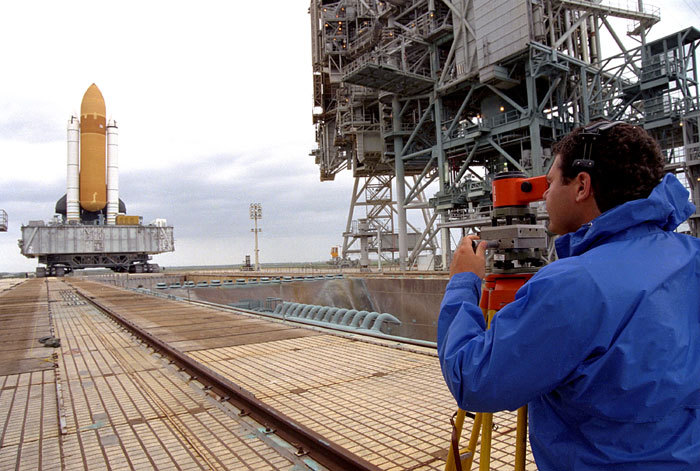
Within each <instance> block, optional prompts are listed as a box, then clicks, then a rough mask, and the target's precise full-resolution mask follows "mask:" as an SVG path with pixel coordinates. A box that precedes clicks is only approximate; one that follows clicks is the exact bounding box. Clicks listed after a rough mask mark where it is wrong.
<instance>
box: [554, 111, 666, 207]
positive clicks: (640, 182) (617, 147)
mask: <svg viewBox="0 0 700 471" xmlns="http://www.w3.org/2000/svg"><path fill="white" fill-rule="evenodd" d="M589 126H590V125H589ZM584 129H586V128H583V127H580V128H576V129H574V130H573V131H572V132H571V133H570V134H568V135H567V136H565V137H564V138H563V139H562V140H561V141H559V142H557V143H556V144H555V145H554V146H553V148H552V151H553V153H554V155H555V156H556V155H557V154H558V155H559V156H560V157H559V162H560V166H561V172H562V176H563V179H564V183H569V182H570V181H571V180H572V179H573V178H574V177H576V175H578V174H579V173H580V172H587V173H589V174H590V175H591V185H592V187H593V196H594V198H595V202H596V204H597V205H598V209H600V211H601V212H605V211H607V210H609V209H612V208H614V207H615V206H618V205H620V204H622V203H625V202H627V201H631V200H636V199H640V198H646V197H647V196H649V194H650V193H651V190H653V189H654V187H655V186H656V185H657V184H658V183H659V182H660V181H661V178H662V177H663V174H664V157H663V155H662V154H661V149H660V148H659V144H658V143H657V142H656V140H655V139H654V138H653V137H651V136H650V135H649V134H648V133H647V132H646V131H645V130H644V129H643V128H641V127H639V126H632V125H631V124H627V123H620V124H616V125H614V126H612V127H610V128H609V129H606V130H604V131H600V132H599V134H598V135H597V136H596V138H595V141H594V142H592V140H591V138H590V137H586V136H585V133H584ZM591 142H592V143H591ZM586 143H588V146H587V145H586ZM589 146H592V148H590V150H589ZM584 151H585V153H586V154H588V155H584ZM577 159H590V160H592V161H593V162H594V164H593V167H592V168H582V167H581V166H580V165H575V164H574V161H575V160H577Z"/></svg>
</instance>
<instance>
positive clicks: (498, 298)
mask: <svg viewBox="0 0 700 471" xmlns="http://www.w3.org/2000/svg"><path fill="white" fill-rule="evenodd" d="M546 189H547V183H546V180H545V177H544V176H541V177H535V178H529V179H528V178H525V175H524V174H522V173H520V172H504V173H501V174H498V175H497V176H496V178H495V179H494V181H493V201H494V208H493V211H492V213H491V223H492V226H491V227H485V228H482V230H481V238H482V240H487V241H489V247H491V248H493V249H494V250H493V252H494V253H493V256H492V257H490V258H489V260H488V262H487V267H486V268H487V273H488V275H487V277H486V279H485V280H484V284H483V288H482V292H481V301H480V303H479V307H481V310H482V312H483V313H484V317H485V318H486V326H487V328H489V327H490V326H491V321H492V319H493V318H494V316H495V315H496V313H497V312H498V311H499V310H500V309H501V308H503V307H504V306H505V305H507V304H508V303H511V302H513V301H514V300H515V293H516V292H517V291H518V289H520V287H522V286H523V285H524V284H525V283H527V281H528V280H529V279H530V278H531V277H532V276H533V275H534V273H535V272H536V271H537V269H538V268H539V266H541V265H542V253H541V251H542V250H543V249H545V248H546V233H545V230H544V227H542V226H538V225H536V212H535V211H534V210H532V209H531V208H529V206H528V204H529V203H530V202H532V201H537V200H540V199H542V195H543V194H544V192H545V190H546ZM467 415H470V416H471V417H472V418H473V419H474V422H473V425H472V430H471V435H470V438H469V444H468V445H467V447H466V448H465V449H463V450H460V449H459V440H460V437H461V434H462V429H463V427H464V420H465V418H466V416H467ZM452 425H453V427H452V440H451V443H450V449H449V451H448V454H447V460H446V463H445V471H463V470H470V469H471V467H472V462H473V460H474V456H475V455H476V448H477V443H478V441H479V435H480V434H481V448H480V451H479V470H480V471H487V470H488V469H489V467H490V464H491V438H492V430H493V414H492V413H487V412H479V413H476V414H470V413H468V412H466V411H464V410H462V409H458V410H457V413H456V414H455V417H454V419H453V421H452ZM526 450H527V406H523V407H521V408H519V409H518V412H517V426H516V445H515V467H514V469H515V470H516V471H524V470H525V456H526Z"/></svg>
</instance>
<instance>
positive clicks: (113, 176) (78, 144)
mask: <svg viewBox="0 0 700 471" xmlns="http://www.w3.org/2000/svg"><path fill="white" fill-rule="evenodd" d="M118 158H119V155H118V130H117V124H116V122H115V121H113V120H110V121H109V122H107V119H106V107H105V100H104V98H103V96H102V93H101V92H100V89H99V88H97V85H95V84H94V83H93V84H92V85H90V87H88V89H87V91H86V92H85V94H84V95H83V101H82V103H81V105H80V119H78V118H77V117H76V116H71V118H70V120H68V159H67V177H66V194H65V195H64V196H63V197H62V198H61V199H59V200H58V201H57V202H56V213H58V214H61V215H62V216H63V217H64V219H65V221H66V223H67V224H108V225H114V224H116V218H117V215H118V214H120V213H121V214H124V213H126V205H124V202H123V201H122V200H120V199H119V163H118Z"/></svg>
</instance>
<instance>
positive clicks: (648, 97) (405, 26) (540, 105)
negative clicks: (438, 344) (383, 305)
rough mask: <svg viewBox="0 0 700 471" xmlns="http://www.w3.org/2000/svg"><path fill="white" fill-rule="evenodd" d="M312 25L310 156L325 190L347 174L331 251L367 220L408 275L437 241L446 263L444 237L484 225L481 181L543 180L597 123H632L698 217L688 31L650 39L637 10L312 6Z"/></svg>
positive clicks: (698, 162)
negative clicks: (559, 150)
mask: <svg viewBox="0 0 700 471" xmlns="http://www.w3.org/2000/svg"><path fill="white" fill-rule="evenodd" d="M310 15H311V31H312V62H313V84H314V89H313V90H314V96H313V99H314V107H313V122H314V123H315V125H316V141H317V144H318V147H317V149H315V150H314V151H312V155H313V156H314V157H315V159H316V163H317V164H318V165H319V168H320V174H321V180H322V181H325V180H333V179H334V177H335V175H336V174H337V173H338V172H340V171H342V170H345V169H348V170H351V171H352V172H353V176H354V177H355V179H356V183H355V188H354V190H353V194H352V196H351V204H350V211H349V215H348V225H347V229H346V232H345V234H344V244H343V249H342V251H343V256H344V255H345V254H346V253H350V252H353V251H355V249H353V244H354V243H355V241H357V240H361V239H363V238H364V236H363V237H359V236H360V234H359V233H356V231H353V230H352V227H353V220H356V219H360V218H366V219H368V220H369V224H370V228H369V232H377V233H381V234H382V236H381V237H380V236H377V237H375V238H374V239H373V241H370V250H374V251H376V252H378V253H380V256H381V254H382V252H383V251H385V250H389V251H392V253H393V251H397V252H398V254H399V263H400V265H401V268H404V269H407V268H412V267H415V266H417V262H418V260H419V256H420V255H421V253H424V252H426V251H428V252H430V253H434V252H435V250H436V247H437V246H438V245H439V247H440V250H441V255H442V256H441V258H442V266H443V267H447V266H448V263H449V254H450V252H451V250H450V241H451V234H450V230H451V229H461V230H462V231H467V230H470V229H478V228H479V227H480V226H482V225H488V224H489V223H490V220H489V218H488V217H487V215H488V214H489V211H490V209H491V194H490V191H491V190H490V188H491V180H492V178H493V176H494V175H495V174H496V173H498V172H501V171H504V170H512V171H521V172H524V173H525V174H526V175H528V176H536V175H542V174H544V173H546V171H547V170H548V168H549V166H550V165H551V163H552V161H553V156H552V152H551V146H552V144H553V143H554V142H555V141H557V140H558V139H560V138H561V137H562V136H563V135H565V134H566V133H568V132H569V131H571V130H572V129H573V128H575V127H577V126H581V125H583V124H586V123H588V122H590V121H592V120H594V119H596V118H607V119H610V120H625V121H628V122H631V123H635V124H639V125H641V126H644V128H645V129H646V130H648V131H649V132H650V133H651V134H652V135H653V136H654V137H655V138H656V139H657V140H658V141H659V142H660V144H661V147H662V149H663V152H664V154H665V156H666V159H667V164H668V165H667V168H668V170H669V171H673V172H675V173H677V174H679V177H680V179H681V180H682V181H684V182H685V183H686V184H687V185H688V186H689V189H690V191H691V194H692V199H693V202H694V203H695V204H696V206H698V207H700V183H698V182H699V181H700V131H699V129H700V101H699V98H698V96H699V93H698V64H697V55H696V51H697V48H698V45H699V44H700V31H698V30H697V29H695V28H688V29H686V30H683V31H678V32H677V33H674V34H672V35H669V36H667V37H664V38H661V39H658V40H654V41H647V35H648V32H649V30H650V28H651V27H652V26H653V25H654V24H656V23H657V22H658V21H659V20H660V15H659V9H658V8H656V7H652V6H649V5H644V3H643V2H642V0H614V1H609V0H383V1H376V0H312V1H311V6H310ZM620 20H626V22H628V29H627V31H625V33H626V34H627V35H628V36H629V37H631V38H633V39H634V40H636V43H637V44H638V46H636V47H632V48H630V47H627V46H626V45H625V41H622V39H621V34H622V33H621V32H620V31H619V28H617V27H616V26H615V25H616V24H617V23H616V22H620ZM604 47H605V49H606V51H607V49H608V48H609V49H612V50H613V51H612V52H611V53H610V54H607V53H605V54H604V51H603V49H604ZM392 183H393V194H392V192H391V184H392ZM430 185H432V186H431V188H434V187H436V188H437V193H436V194H433V195H430V196H431V198H430V199H429V200H428V199H427V198H426V196H424V195H423V193H424V191H425V190H426V188H428V186H430ZM372 188H384V189H385V190H384V191H382V192H380V191H375V192H374V193H373V192H372V191H371V189H372ZM361 206H364V207H365V208H366V211H365V213H366V214H364V215H363V214H360V215H358V214H356V213H357V212H358V209H359V208H360V207H361ZM410 210H420V211H422V217H423V220H424V221H425V222H426V228H425V230H423V231H419V230H416V229H415V227H413V226H412V225H411V222H410V221H411V220H413V221H415V220H416V219H417V218H410V217H407V212H409V211H410ZM699 220H700V214H697V213H696V214H695V215H693V216H692V217H691V219H690V223H689V224H690V232H692V233H693V234H694V235H696V236H698V235H700V224H699V223H698V221H699ZM383 236H387V237H388V238H390V239H391V240H396V241H397V244H396V245H392V244H390V243H389V244H384V243H381V242H382V239H383Z"/></svg>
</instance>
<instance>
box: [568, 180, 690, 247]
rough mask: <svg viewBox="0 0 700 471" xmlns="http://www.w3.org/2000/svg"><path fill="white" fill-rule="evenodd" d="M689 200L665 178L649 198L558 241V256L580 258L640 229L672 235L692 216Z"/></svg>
mask: <svg viewBox="0 0 700 471" xmlns="http://www.w3.org/2000/svg"><path fill="white" fill-rule="evenodd" d="M688 196H689V193H688V190H686V189H685V188H684V187H683V185H682V184H681V182H679V181H678V179H677V178H676V177H675V176H674V175H672V174H666V175H665V176H664V178H663V179H662V180H661V183H659V184H658V185H657V186H656V188H654V190H652V192H651V194H650V195H649V197H647V198H642V199H638V200H632V201H628V202H626V203H624V204H621V205H619V206H616V207H614V208H612V209H610V210H608V211H606V212H604V213H603V214H601V215H600V216H598V217H597V218H595V219H593V220H592V221H591V222H589V223H587V224H584V225H583V226H581V228H580V229H579V230H577V231H576V232H572V233H569V234H565V235H563V236H561V237H559V238H558V239H557V240H556V242H555V245H556V248H557V255H558V256H559V258H566V257H570V256H574V255H580V254H582V253H584V252H585V251H587V250H589V249H591V248H593V247H595V246H597V245H600V244H602V243H603V242H604V241H607V240H609V239H610V238H611V237H613V236H615V235H616V234H621V233H623V232H629V230H632V229H634V228H636V227H640V226H646V227H649V226H651V228H655V229H656V230H664V231H673V230H675V229H676V228H677V227H678V226H679V225H680V224H681V223H682V222H683V221H685V220H686V219H688V217H689V216H690V215H691V214H693V213H694V212H695V205H693V204H692V203H691V202H690V201H688Z"/></svg>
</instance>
